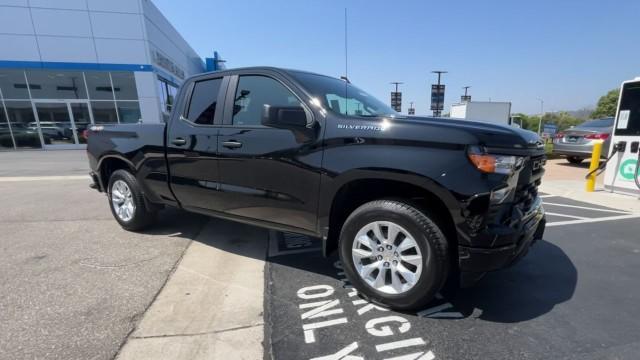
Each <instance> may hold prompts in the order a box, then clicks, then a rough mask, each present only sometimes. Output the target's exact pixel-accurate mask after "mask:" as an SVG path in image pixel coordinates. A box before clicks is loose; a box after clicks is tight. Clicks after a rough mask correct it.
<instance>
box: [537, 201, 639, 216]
mask: <svg viewBox="0 0 640 360" xmlns="http://www.w3.org/2000/svg"><path fill="white" fill-rule="evenodd" d="M543 204H544V205H551V206H560V207H565V208H570V209H580V210H591V211H599V212H609V213H616V214H628V213H629V212H628V211H624V210H613V209H603V208H597V207H591V206H580V205H569V204H560V203H550V202H546V201H545V202H543Z"/></svg>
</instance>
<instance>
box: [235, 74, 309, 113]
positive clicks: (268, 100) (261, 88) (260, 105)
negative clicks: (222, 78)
mask: <svg viewBox="0 0 640 360" xmlns="http://www.w3.org/2000/svg"><path fill="white" fill-rule="evenodd" d="M264 105H271V106H302V103H301V102H300V100H298V98H297V97H296V96H295V95H293V93H292V92H291V91H289V89H287V88H286V87H285V86H284V85H282V84H281V83H279V82H278V81H276V80H274V79H271V78H268V77H266V76H260V75H246V76H240V80H238V88H237V89H236V97H235V101H234V104H233V125H240V126H256V125H260V124H261V120H262V111H263V109H264Z"/></svg>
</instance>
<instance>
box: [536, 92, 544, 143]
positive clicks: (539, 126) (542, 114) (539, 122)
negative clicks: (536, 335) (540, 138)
mask: <svg viewBox="0 0 640 360" xmlns="http://www.w3.org/2000/svg"><path fill="white" fill-rule="evenodd" d="M537 100H538V101H540V121H538V135H540V134H541V133H542V117H543V116H544V100H542V99H540V98H537Z"/></svg>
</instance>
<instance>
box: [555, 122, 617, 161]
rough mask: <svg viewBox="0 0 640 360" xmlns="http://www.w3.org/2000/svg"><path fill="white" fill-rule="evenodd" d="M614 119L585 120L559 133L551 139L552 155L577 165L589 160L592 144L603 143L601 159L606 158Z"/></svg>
mask: <svg viewBox="0 0 640 360" xmlns="http://www.w3.org/2000/svg"><path fill="white" fill-rule="evenodd" d="M613 123H614V118H612V117H608V118H604V119H595V120H587V121H585V122H584V123H582V124H580V125H578V126H576V127H573V128H571V129H569V130H566V131H562V132H559V133H558V134H556V136H555V137H554V139H553V153H554V154H558V155H563V156H566V158H567V161H569V162H570V163H572V164H579V163H581V162H582V161H583V160H584V159H587V158H591V153H592V152H593V144H594V142H596V141H604V144H603V145H602V155H601V157H603V158H606V157H607V156H608V154H609V148H610V147H611V139H610V137H611V132H612V131H613Z"/></svg>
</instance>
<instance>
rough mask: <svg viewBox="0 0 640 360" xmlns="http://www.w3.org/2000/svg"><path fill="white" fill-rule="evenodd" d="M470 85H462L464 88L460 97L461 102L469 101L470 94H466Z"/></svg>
mask: <svg viewBox="0 0 640 360" xmlns="http://www.w3.org/2000/svg"><path fill="white" fill-rule="evenodd" d="M470 87H471V86H469V85H467V86H463V87H462V88H463V89H464V95H463V96H462V98H460V100H461V102H463V103H464V102H469V101H471V96H469V95H467V91H468V90H469V88H470Z"/></svg>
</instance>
